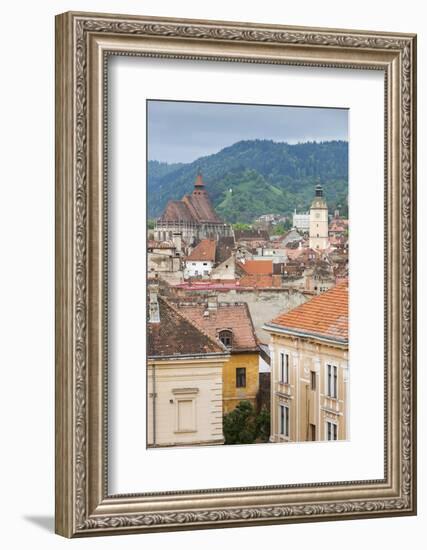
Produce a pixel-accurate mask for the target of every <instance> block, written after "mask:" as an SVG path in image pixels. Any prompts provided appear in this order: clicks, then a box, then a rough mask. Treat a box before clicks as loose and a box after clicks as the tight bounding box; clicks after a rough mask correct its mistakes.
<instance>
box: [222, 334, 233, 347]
mask: <svg viewBox="0 0 427 550" xmlns="http://www.w3.org/2000/svg"><path fill="white" fill-rule="evenodd" d="M219 339H220V340H221V342H222V343H223V344H224V346H225V347H227V348H231V346H232V345H233V333H232V332H231V330H220V331H219Z"/></svg>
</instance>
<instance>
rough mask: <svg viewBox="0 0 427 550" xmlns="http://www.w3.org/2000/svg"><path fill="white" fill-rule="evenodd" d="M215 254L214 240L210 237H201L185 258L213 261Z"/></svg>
mask: <svg viewBox="0 0 427 550" xmlns="http://www.w3.org/2000/svg"><path fill="white" fill-rule="evenodd" d="M215 254H216V241H214V240H212V239H203V241H200V242H199V244H198V245H197V246H196V248H195V249H194V250H193V251H192V252H191V254H190V255H189V256H187V258H186V259H187V260H190V261H199V262H201V261H208V262H209V261H210V262H214V261H215Z"/></svg>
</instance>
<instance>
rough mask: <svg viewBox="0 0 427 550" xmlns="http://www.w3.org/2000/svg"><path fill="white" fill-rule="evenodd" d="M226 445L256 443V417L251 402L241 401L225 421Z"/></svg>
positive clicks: (225, 417) (227, 415)
mask: <svg viewBox="0 0 427 550" xmlns="http://www.w3.org/2000/svg"><path fill="white" fill-rule="evenodd" d="M223 432H224V439H225V444H226V445H238V444H239V443H240V444H242V443H254V442H255V439H256V437H257V425H256V415H255V409H254V407H253V405H252V404H251V403H250V402H249V401H240V403H239V404H238V405H237V407H236V408H235V409H234V410H233V411H231V412H229V413H228V414H226V415H225V416H224V419H223Z"/></svg>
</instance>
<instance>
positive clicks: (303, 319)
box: [267, 281, 348, 341]
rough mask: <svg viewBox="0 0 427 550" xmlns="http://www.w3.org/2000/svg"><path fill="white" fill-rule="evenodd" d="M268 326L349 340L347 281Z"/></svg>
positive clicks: (279, 317) (280, 316) (281, 316)
mask: <svg viewBox="0 0 427 550" xmlns="http://www.w3.org/2000/svg"><path fill="white" fill-rule="evenodd" d="M267 325H278V326H280V327H283V328H285V329H291V330H296V331H299V332H303V333H307V334H310V335H319V336H326V337H330V338H333V339H337V340H341V341H348V281H343V282H341V283H339V284H337V285H336V286H334V287H333V288H331V289H330V290H328V291H327V292H324V293H323V294H319V295H318V296H316V297H314V298H312V299H311V300H309V301H308V302H306V303H305V304H302V305H300V306H298V307H296V308H294V309H292V310H291V311H289V312H288V313H282V314H281V315H279V316H278V317H276V318H275V319H273V320H272V321H270V323H267Z"/></svg>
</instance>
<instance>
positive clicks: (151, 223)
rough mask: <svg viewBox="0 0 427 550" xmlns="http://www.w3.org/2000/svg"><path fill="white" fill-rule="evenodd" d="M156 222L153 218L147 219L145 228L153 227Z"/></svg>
mask: <svg viewBox="0 0 427 550" xmlns="http://www.w3.org/2000/svg"><path fill="white" fill-rule="evenodd" d="M155 224H156V222H155V220H150V219H149V220H148V221H147V229H154V226H155Z"/></svg>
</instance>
